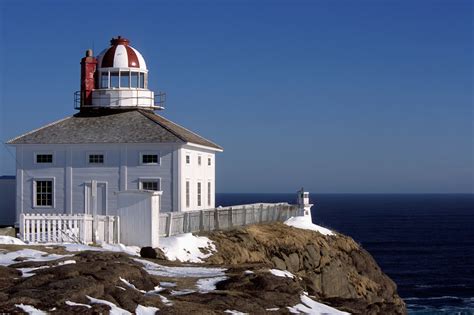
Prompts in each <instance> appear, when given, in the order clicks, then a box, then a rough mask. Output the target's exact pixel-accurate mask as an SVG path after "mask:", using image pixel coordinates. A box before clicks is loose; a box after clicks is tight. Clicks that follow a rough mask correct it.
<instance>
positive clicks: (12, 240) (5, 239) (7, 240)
mask: <svg viewBox="0 0 474 315" xmlns="http://www.w3.org/2000/svg"><path fill="white" fill-rule="evenodd" d="M0 244H6V245H26V244H25V242H23V241H22V240H20V239H19V238H16V237H12V236H7V235H0Z"/></svg>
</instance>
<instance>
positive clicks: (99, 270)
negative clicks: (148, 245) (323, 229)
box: [0, 223, 406, 314]
mask: <svg viewBox="0 0 474 315" xmlns="http://www.w3.org/2000/svg"><path fill="white" fill-rule="evenodd" d="M207 236H208V237H209V238H211V239H212V240H213V241H214V243H215V245H216V247H217V252H215V253H214V254H213V255H212V256H210V257H209V258H207V261H206V263H205V264H204V265H203V264H190V263H180V262H170V261H165V260H162V259H159V258H160V256H161V255H162V253H161V252H160V251H158V252H153V251H151V249H146V250H143V253H142V254H143V256H148V255H151V256H154V255H155V254H158V257H157V259H147V260H145V259H144V258H138V257H131V256H129V255H127V254H124V253H116V252H101V251H84V252H79V253H74V254H72V253H68V252H65V250H64V248H62V247H60V246H53V247H51V246H46V247H44V246H34V249H36V250H41V251H44V252H45V253H49V254H52V253H56V254H61V255H65V254H67V255H65V256H58V257H62V258H60V259H57V260H41V259H40V260H39V261H30V260H28V259H24V258H22V257H18V258H17V259H15V260H14V261H13V263H12V264H10V265H9V266H0V311H1V312H7V313H15V312H18V311H19V308H18V306H17V305H20V304H24V305H32V306H34V307H36V308H38V309H40V310H43V311H47V312H49V313H52V314H54V313H59V314H71V313H81V314H98V313H103V314H106V313H107V311H108V310H110V307H109V306H108V305H105V304H97V303H94V301H93V300H91V299H89V298H88V296H90V297H92V298H95V299H100V300H104V301H108V302H111V303H113V304H115V305H116V306H117V307H120V308H121V309H123V310H126V311H129V312H132V313H133V312H135V311H136V309H137V306H139V305H141V306H143V307H146V306H153V307H155V308H159V310H160V313H163V314H223V313H224V312H225V311H226V310H236V311H240V312H245V313H250V314H267V313H268V314H290V309H289V307H293V306H295V305H297V304H299V303H301V296H302V295H304V294H306V293H305V292H307V294H309V295H310V296H312V298H313V299H315V300H317V301H320V302H322V303H325V304H328V305H330V306H333V307H335V308H337V309H340V310H343V311H347V312H350V313H353V314H405V313H406V310H405V305H404V303H403V301H402V300H401V299H400V297H399V296H398V295H397V292H396V286H395V284H394V283H393V282H392V281H391V280H390V279H389V278H388V277H387V276H386V275H385V274H384V273H383V272H382V271H381V270H380V268H379V267H378V266H377V264H376V262H375V261H374V260H373V258H372V257H371V256H370V254H368V253H367V252H366V251H364V250H363V249H362V248H361V247H360V246H359V245H358V244H357V243H355V242H354V241H353V240H352V239H351V238H349V237H346V236H343V235H340V234H337V235H335V236H324V235H322V234H319V233H317V232H313V231H307V230H301V229H296V228H292V227H288V226H286V225H283V224H281V223H274V224H268V225H265V224H262V225H253V226H247V227H242V228H238V229H235V230H228V231H218V232H211V233H209V234H208V235H207ZM25 247H27V246H19V245H0V248H2V250H4V251H5V252H8V251H18V250H20V249H24V248H25ZM140 259H141V260H140ZM150 262H151V263H152V265H153V264H154V265H153V266H155V267H153V268H155V269H154V271H155V272H151V271H150V270H151V269H149V268H151V267H147V268H148V269H146V268H145V266H146V264H149V263H150ZM144 263H145V264H144ZM215 267H219V268H215ZM193 268H194V269H193ZM222 268H225V269H222ZM272 268H275V269H280V270H287V271H289V272H291V273H292V274H293V275H294V276H293V277H285V276H283V277H281V276H278V274H275V273H272V272H270V270H269V269H272ZM145 269H146V270H145ZM190 270H193V272H189V271H190ZM211 270H217V274H216V273H215V271H213V272H212V273H211V274H210V273H209V271H211ZM203 271H204V273H203ZM209 281H210V283H213V285H209ZM206 283H207V284H206ZM213 286H215V289H214V287H213ZM70 302H74V303H81V304H85V306H84V305H77V304H71V303H70Z"/></svg>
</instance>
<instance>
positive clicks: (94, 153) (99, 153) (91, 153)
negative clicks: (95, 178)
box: [86, 151, 107, 166]
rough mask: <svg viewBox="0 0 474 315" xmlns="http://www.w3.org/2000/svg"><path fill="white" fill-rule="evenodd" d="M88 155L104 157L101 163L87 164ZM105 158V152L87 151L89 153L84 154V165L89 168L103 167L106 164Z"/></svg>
mask: <svg viewBox="0 0 474 315" xmlns="http://www.w3.org/2000/svg"><path fill="white" fill-rule="evenodd" d="M89 155H103V156H104V162H103V163H90V162H89ZM106 159H107V158H106V156H105V152H103V151H89V152H86V165H89V166H102V165H105V163H106Z"/></svg>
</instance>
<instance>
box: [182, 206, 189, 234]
mask: <svg viewBox="0 0 474 315" xmlns="http://www.w3.org/2000/svg"><path fill="white" fill-rule="evenodd" d="M188 223H189V212H187V211H186V212H185V213H184V216H183V233H188V232H189V227H188Z"/></svg>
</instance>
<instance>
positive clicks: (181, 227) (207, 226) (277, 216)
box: [159, 203, 298, 236]
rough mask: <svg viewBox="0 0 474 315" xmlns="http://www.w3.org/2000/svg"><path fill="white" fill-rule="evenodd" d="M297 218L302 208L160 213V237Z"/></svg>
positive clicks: (242, 207) (284, 205)
mask: <svg viewBox="0 0 474 315" xmlns="http://www.w3.org/2000/svg"><path fill="white" fill-rule="evenodd" d="M297 215H298V206H297V205H290V204H288V203H255V204H248V205H238V206H232V207H219V208H216V209H208V210H196V211H183V212H168V213H160V220H159V224H160V236H172V235H176V234H182V233H190V232H191V233H194V232H203V231H213V230H224V229H229V228H232V227H238V226H244V225H249V224H258V223H266V222H273V221H285V220H287V219H289V218H290V217H292V216H297Z"/></svg>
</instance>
